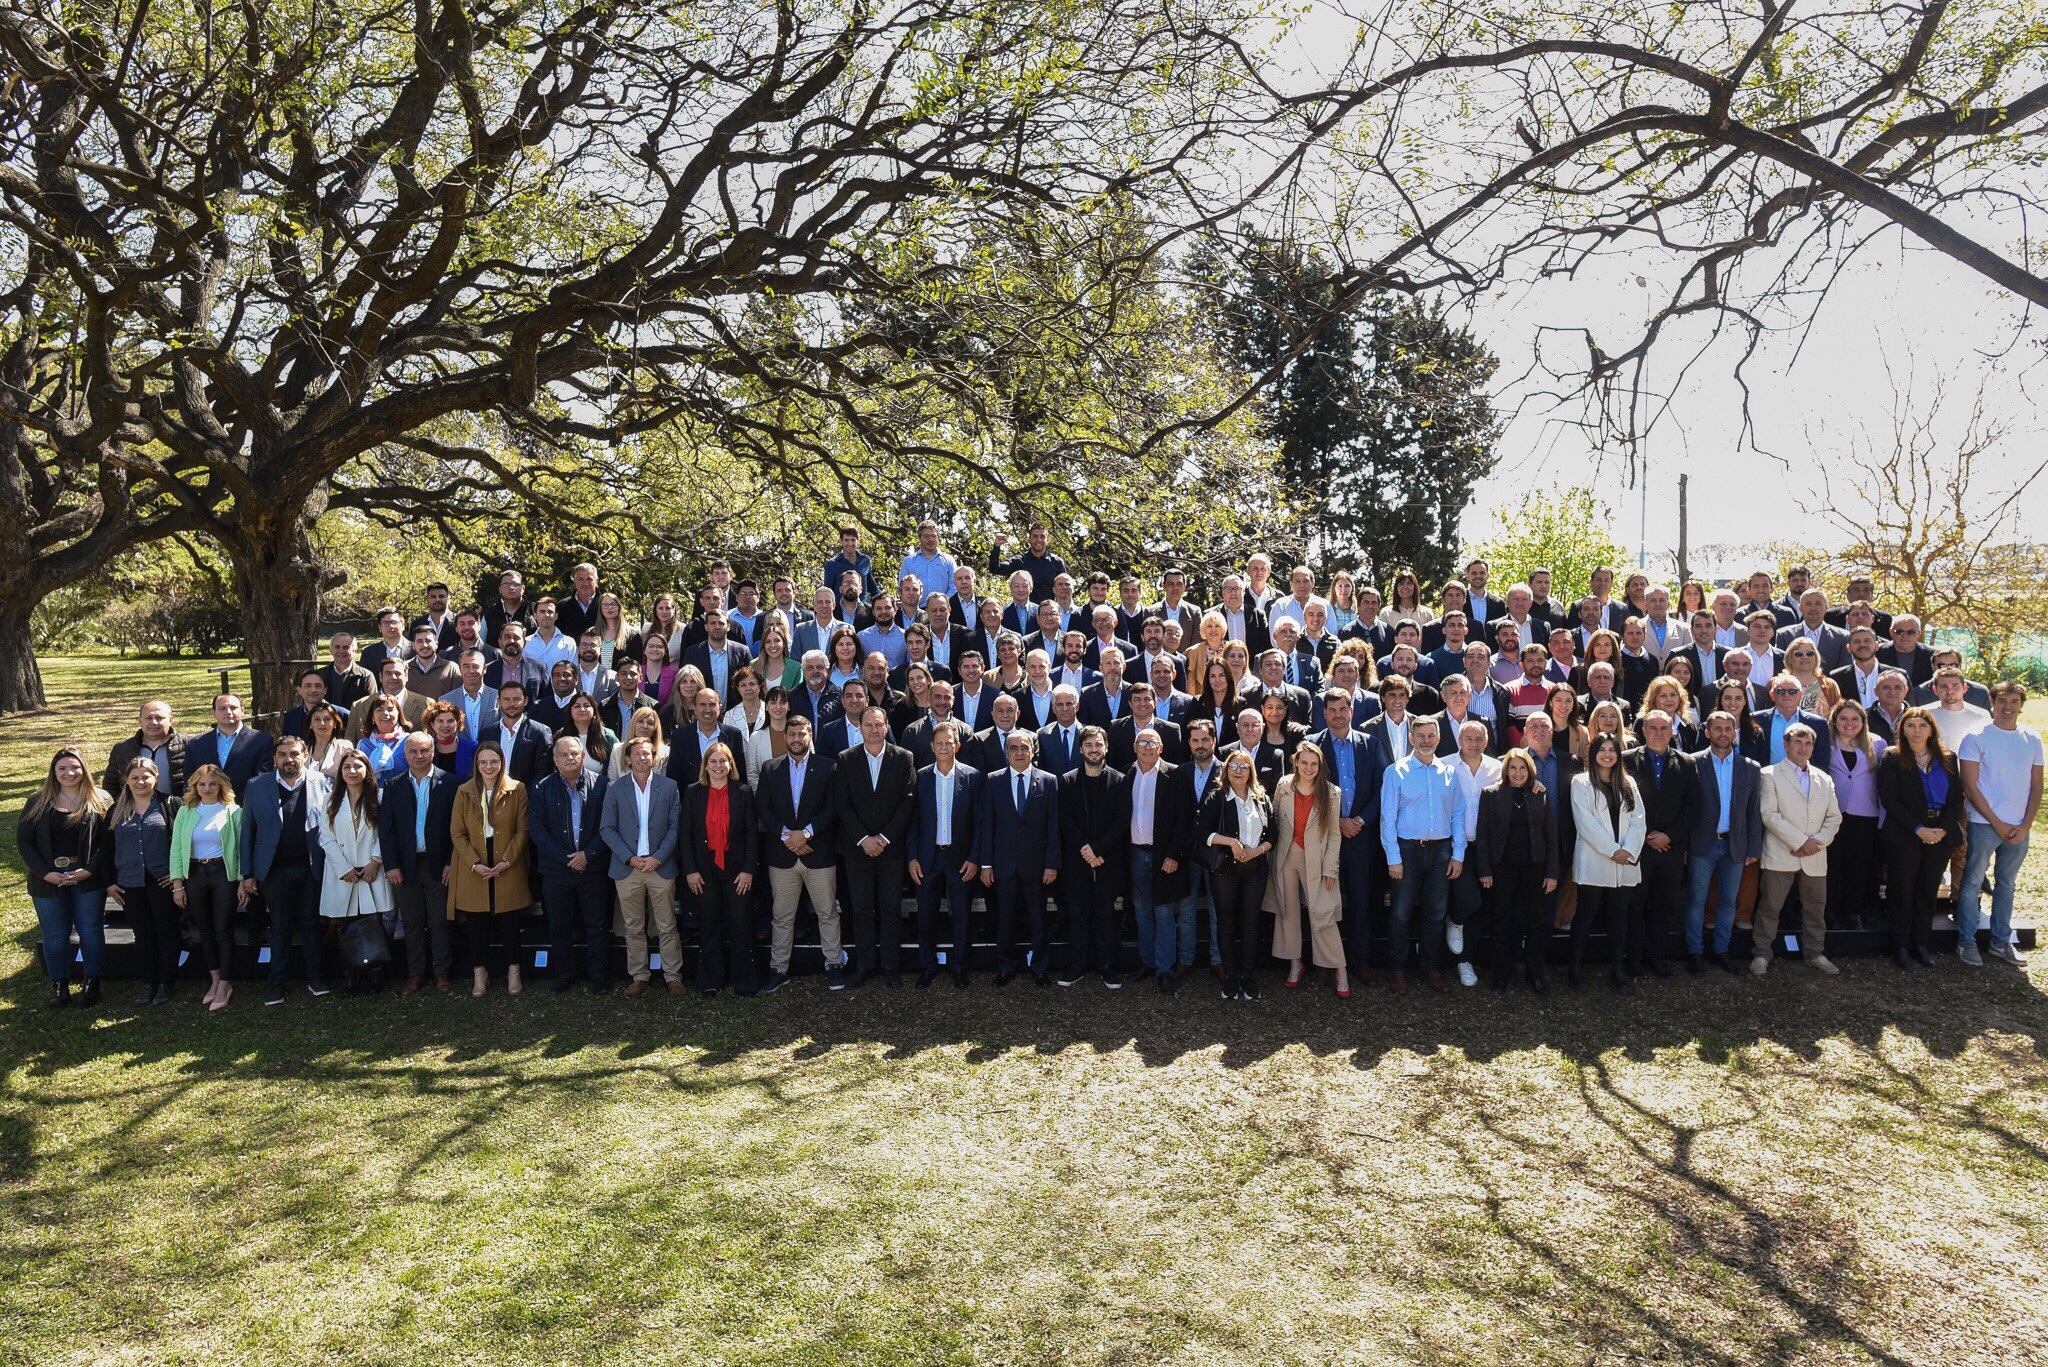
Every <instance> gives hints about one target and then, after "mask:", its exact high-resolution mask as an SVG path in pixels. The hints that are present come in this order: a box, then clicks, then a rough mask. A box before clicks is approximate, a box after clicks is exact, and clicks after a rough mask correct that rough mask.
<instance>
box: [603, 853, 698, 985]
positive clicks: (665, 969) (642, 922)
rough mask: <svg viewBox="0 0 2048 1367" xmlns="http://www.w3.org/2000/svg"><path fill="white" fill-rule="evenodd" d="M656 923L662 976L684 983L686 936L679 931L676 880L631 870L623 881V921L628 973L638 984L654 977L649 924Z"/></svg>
mask: <svg viewBox="0 0 2048 1367" xmlns="http://www.w3.org/2000/svg"><path fill="white" fill-rule="evenodd" d="M650 913H651V914H652V916H653V920H654V934H655V938H656V940H657V942H658V943H659V944H660V945H661V976H662V977H664V978H667V979H668V980H669V981H670V982H672V983H679V982H681V981H682V980H683V933H682V932H681V931H680V930H678V929H676V880H675V879H673V878H663V877H662V876H661V875H660V874H658V873H649V872H643V871H642V870H640V869H631V870H628V871H627V873H626V876H625V877H624V878H621V879H619V919H620V920H621V921H622V922H624V923H625V928H626V971H627V972H628V973H629V974H631V975H632V978H633V981H634V982H636V983H644V982H646V981H647V980H648V978H649V977H651V976H652V975H651V974H650V972H649V971H648V967H647V922H648V917H649V914H650Z"/></svg>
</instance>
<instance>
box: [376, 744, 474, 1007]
mask: <svg viewBox="0 0 2048 1367" xmlns="http://www.w3.org/2000/svg"><path fill="white" fill-rule="evenodd" d="M460 786H461V785H460V784H459V783H457V782H456V779H455V775H453V774H451V773H448V772H446V771H445V770H442V769H439V768H436V767H435V765H434V738H433V737H432V736H429V735H428V734H427V733H426V732H424V731H415V732H413V733H412V734H411V735H410V736H407V737H406V738H405V768H404V770H402V771H401V772H400V773H398V774H397V775H396V776H394V777H392V778H388V779H386V780H384V782H383V784H382V785H381V787H380V789H379V792H378V797H377V835H378V841H379V844H380V845H381V846H382V847H383V853H384V880H385V881H386V882H388V883H390V884H391V897H392V900H393V901H395V902H396V903H398V917H399V926H400V928H401V929H402V930H403V932H404V935H405V972H406V980H405V990H406V992H407V993H413V992H417V991H419V990H420V984H421V983H422V982H423V981H424V980H425V978H426V975H427V970H428V969H429V968H431V969H432V970H433V973H434V985H435V986H436V987H438V988H440V989H441V990H442V991H443V992H446V991H448V990H449V989H450V988H451V987H452V986H453V984H452V983H451V981H450V979H449V972H450V970H451V968H452V967H453V963H454V956H453V950H452V947H451V945H450V943H449V933H448V866H449V864H450V863H451V862H452V861H453V860H454V857H455V847H454V844H453V842H452V840H451V839H450V837H449V833H448V823H449V820H450V819H451V818H452V817H453V816H454V815H455V790H456V789H457V788H458V787H460ZM423 795H424V801H422V796H423Z"/></svg>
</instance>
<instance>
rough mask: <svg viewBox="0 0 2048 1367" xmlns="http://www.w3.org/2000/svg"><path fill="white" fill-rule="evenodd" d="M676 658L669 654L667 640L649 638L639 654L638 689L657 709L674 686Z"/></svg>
mask: <svg viewBox="0 0 2048 1367" xmlns="http://www.w3.org/2000/svg"><path fill="white" fill-rule="evenodd" d="M675 659H676V657H675V656H674V655H671V654H670V653H669V648H668V638H667V637H665V636H650V637H648V638H647V641H646V643H645V645H644V646H643V647H642V648H641V653H640V687H641V689H642V690H643V691H644V692H646V693H648V694H650V695H651V696H652V697H653V698H654V705H655V706H657V707H659V706H661V705H662V704H663V703H666V702H667V701H668V695H669V693H670V691H671V690H673V689H674V688H675V686H676V665H675Z"/></svg>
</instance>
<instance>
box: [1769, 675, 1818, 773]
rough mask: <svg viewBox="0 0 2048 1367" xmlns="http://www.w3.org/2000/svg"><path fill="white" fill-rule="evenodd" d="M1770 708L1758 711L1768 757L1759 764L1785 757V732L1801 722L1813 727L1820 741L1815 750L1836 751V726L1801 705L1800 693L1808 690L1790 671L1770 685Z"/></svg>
mask: <svg viewBox="0 0 2048 1367" xmlns="http://www.w3.org/2000/svg"><path fill="white" fill-rule="evenodd" d="M1768 690H1769V698H1770V704H1771V705H1770V710H1769V711H1766V712H1759V713H1758V714H1757V719H1756V720H1757V726H1758V727H1759V728H1760V729H1761V730H1762V732H1763V753H1764V754H1765V755H1767V756H1768V757H1769V758H1768V759H1764V760H1760V761H1759V762H1760V763H1765V764H1777V763H1779V762H1780V761H1782V760H1783V759H1784V758H1785V732H1786V731H1787V730H1788V729H1789V728H1791V727H1794V726H1798V725H1800V724H1801V723H1802V722H1803V723H1805V724H1806V725H1807V726H1810V727H1812V728H1813V734H1814V737H1815V738H1816V740H1817V742H1818V743H1817V744H1816V745H1815V746H1814V753H1815V754H1819V755H1827V754H1832V753H1834V748H1835V737H1834V729H1833V728H1832V727H1830V726H1829V725H1828V721H1827V718H1825V717H1823V716H1821V715H1820V713H1818V712H1809V711H1807V710H1806V709H1805V708H1803V707H1801V706H1800V705H1799V696H1800V694H1801V693H1803V692H1804V691H1805V689H1804V688H1802V687H1801V686H1800V683H1799V680H1797V679H1795V678H1794V677H1792V676H1791V675H1790V674H1780V675H1778V676H1777V677H1776V678H1774V679H1772V680H1771V681H1770V684H1769V685H1768Z"/></svg>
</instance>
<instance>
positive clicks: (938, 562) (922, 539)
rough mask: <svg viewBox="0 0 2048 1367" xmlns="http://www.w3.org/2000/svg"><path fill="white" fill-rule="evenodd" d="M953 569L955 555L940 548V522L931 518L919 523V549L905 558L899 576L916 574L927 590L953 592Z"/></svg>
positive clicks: (898, 572) (899, 577)
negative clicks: (948, 553)
mask: <svg viewBox="0 0 2048 1367" xmlns="http://www.w3.org/2000/svg"><path fill="white" fill-rule="evenodd" d="M953 570H954V564H953V557H952V556H950V555H947V554H946V553H945V552H944V551H942V550H940V549H939V524H938V523H936V522H934V521H932V520H931V519H930V518H926V519H925V520H924V521H922V522H920V523H918V524H917V549H916V550H915V551H912V552H911V553H910V554H909V555H907V556H905V557H904V558H903V567H902V568H901V569H899V570H898V571H897V572H896V574H897V578H898V579H901V578H902V577H903V576H904V575H906V574H914V575H916V576H917V582H918V583H920V584H922V585H924V586H925V589H926V590H927V591H936V592H939V593H951V592H952V591H953Z"/></svg>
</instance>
